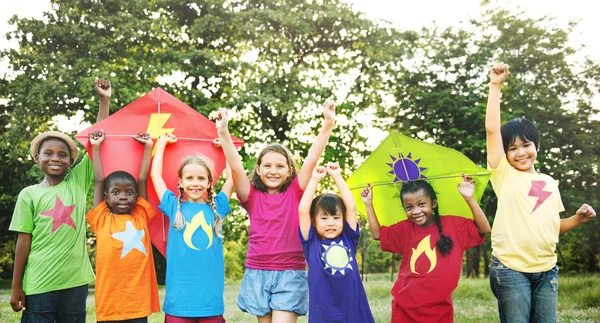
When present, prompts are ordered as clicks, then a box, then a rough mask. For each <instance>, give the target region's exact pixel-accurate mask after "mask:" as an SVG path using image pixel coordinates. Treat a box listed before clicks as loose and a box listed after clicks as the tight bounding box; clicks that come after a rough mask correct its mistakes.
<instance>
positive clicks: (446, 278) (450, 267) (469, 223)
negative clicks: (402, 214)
mask: <svg viewBox="0 0 600 323" xmlns="http://www.w3.org/2000/svg"><path fill="white" fill-rule="evenodd" d="M441 221H442V228H443V232H444V235H446V236H447V237H449V238H450V239H452V241H453V242H454V245H453V247H452V249H451V250H450V253H448V254H447V255H446V256H444V257H442V256H441V254H440V252H439V250H438V248H437V246H436V243H437V240H438V238H439V233H438V227H437V225H436V224H433V225H430V226H428V227H421V226H419V225H417V224H415V223H413V222H412V221H410V220H404V221H401V222H399V223H396V224H394V225H392V226H390V227H385V226H384V227H381V236H380V241H381V250H383V251H389V252H393V253H397V254H400V255H402V263H401V264H400V270H399V272H398V279H397V280H396V282H395V283H394V287H393V288H392V295H393V296H394V300H393V303H394V304H393V305H394V306H393V307H392V322H453V320H454V312H453V309H452V297H451V296H450V295H451V294H452V291H454V289H455V288H456V286H457V284H458V279H459V278H460V272H461V268H462V261H463V254H464V251H465V250H467V249H469V248H471V247H474V246H477V245H479V244H481V243H482V242H483V241H484V240H485V236H481V235H479V232H478V231H477V227H475V223H474V222H473V220H471V219H467V218H463V217H458V216H442V217H441Z"/></svg>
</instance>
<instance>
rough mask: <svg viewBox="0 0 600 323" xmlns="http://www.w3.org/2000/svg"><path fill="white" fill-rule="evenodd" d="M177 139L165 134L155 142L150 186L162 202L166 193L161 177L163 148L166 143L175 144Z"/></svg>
mask: <svg viewBox="0 0 600 323" xmlns="http://www.w3.org/2000/svg"><path fill="white" fill-rule="evenodd" d="M176 141H177V138H176V137H175V135H173V134H170V133H168V134H166V135H164V136H162V137H160V138H158V141H157V142H156V151H155V152H154V161H153V163H152V170H151V171H150V177H152V184H154V190H155V191H156V196H157V197H158V200H159V201H162V198H163V195H164V194H165V192H166V191H167V184H166V183H165V180H164V179H163V177H162V168H163V155H164V154H165V147H166V146H167V144H168V143H172V142H176Z"/></svg>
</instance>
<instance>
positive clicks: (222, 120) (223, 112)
mask: <svg viewBox="0 0 600 323" xmlns="http://www.w3.org/2000/svg"><path fill="white" fill-rule="evenodd" d="M228 123H229V111H228V110H227V109H225V108H219V110H218V112H217V118H216V122H215V124H216V125H217V130H219V129H227V124H228Z"/></svg>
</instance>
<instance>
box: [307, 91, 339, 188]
mask: <svg viewBox="0 0 600 323" xmlns="http://www.w3.org/2000/svg"><path fill="white" fill-rule="evenodd" d="M335 107H336V104H335V103H334V102H333V101H331V100H327V101H325V103H324V104H323V117H324V119H323V126H322V127H321V131H320V132H319V135H318V136H317V138H316V139H315V141H314V143H313V144H312V146H311V147H310V150H309V151H308V155H307V156H306V159H305V160H304V164H302V168H301V169H300V172H299V173H298V185H300V188H301V189H305V187H306V185H307V184H308V181H309V180H310V177H311V175H310V174H311V173H312V171H313V169H314V168H315V166H317V163H318V162H319V159H320V158H321V155H322V154H323V151H325V147H326V146H327V142H328V141H329V136H331V132H332V131H333V126H334V125H335Z"/></svg>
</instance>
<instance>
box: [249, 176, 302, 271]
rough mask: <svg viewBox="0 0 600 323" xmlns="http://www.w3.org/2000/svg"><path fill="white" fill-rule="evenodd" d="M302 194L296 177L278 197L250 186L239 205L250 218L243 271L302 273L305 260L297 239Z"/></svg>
mask: <svg viewBox="0 0 600 323" xmlns="http://www.w3.org/2000/svg"><path fill="white" fill-rule="evenodd" d="M302 193H303V190H302V189H301V188H300V185H299V184H298V177H297V176H296V178H294V181H293V182H292V184H290V186H288V188H287V190H285V192H282V193H277V194H269V193H267V192H261V191H259V190H256V189H255V188H254V185H252V184H250V194H248V199H247V200H246V201H244V202H241V204H242V207H243V208H244V209H246V211H247V212H248V217H249V218H250V234H249V240H248V253H247V254H246V267H247V268H252V269H261V270H305V269H306V260H305V259H304V253H303V251H302V244H301V243H300V238H298V227H299V224H298V205H299V204H300V199H301V198H302Z"/></svg>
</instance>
